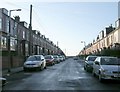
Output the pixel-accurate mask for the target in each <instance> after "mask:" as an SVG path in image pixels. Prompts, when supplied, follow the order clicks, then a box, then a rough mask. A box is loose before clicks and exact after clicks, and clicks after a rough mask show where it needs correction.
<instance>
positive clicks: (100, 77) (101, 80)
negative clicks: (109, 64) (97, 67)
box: [98, 74, 103, 82]
mask: <svg viewBox="0 0 120 92" xmlns="http://www.w3.org/2000/svg"><path fill="white" fill-rule="evenodd" d="M98 78H99V81H100V82H103V78H102V76H101V74H99V76H98Z"/></svg>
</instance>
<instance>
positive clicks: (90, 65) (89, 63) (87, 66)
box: [84, 56, 97, 72]
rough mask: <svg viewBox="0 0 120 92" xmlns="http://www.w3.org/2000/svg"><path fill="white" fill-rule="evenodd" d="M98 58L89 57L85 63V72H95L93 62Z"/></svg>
mask: <svg viewBox="0 0 120 92" xmlns="http://www.w3.org/2000/svg"><path fill="white" fill-rule="evenodd" d="M96 58H97V56H87V58H86V59H85V62H84V70H86V71H87V72H88V71H89V72H92V71H93V62H94V60H95V59H96Z"/></svg>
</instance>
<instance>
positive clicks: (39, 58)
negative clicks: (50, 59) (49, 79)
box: [23, 55, 46, 71]
mask: <svg viewBox="0 0 120 92" xmlns="http://www.w3.org/2000/svg"><path fill="white" fill-rule="evenodd" d="M23 68H24V71H26V70H31V69H39V70H43V69H44V68H46V60H45V58H44V56H43V55H32V56H29V57H28V58H27V60H26V61H25V63H24V66H23Z"/></svg>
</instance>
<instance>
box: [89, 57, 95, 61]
mask: <svg viewBox="0 0 120 92" xmlns="http://www.w3.org/2000/svg"><path fill="white" fill-rule="evenodd" d="M96 58H97V57H89V58H88V61H94V60H95V59H96Z"/></svg>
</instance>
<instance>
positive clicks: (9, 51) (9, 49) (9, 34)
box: [8, 9, 21, 72]
mask: <svg viewBox="0 0 120 92" xmlns="http://www.w3.org/2000/svg"><path fill="white" fill-rule="evenodd" d="M12 11H21V9H13V10H10V11H9V33H8V53H9V60H10V66H9V69H8V72H11V70H10V69H11V65H12V61H11V48H10V47H11V45H10V44H11V43H10V36H11V12H12Z"/></svg>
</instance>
